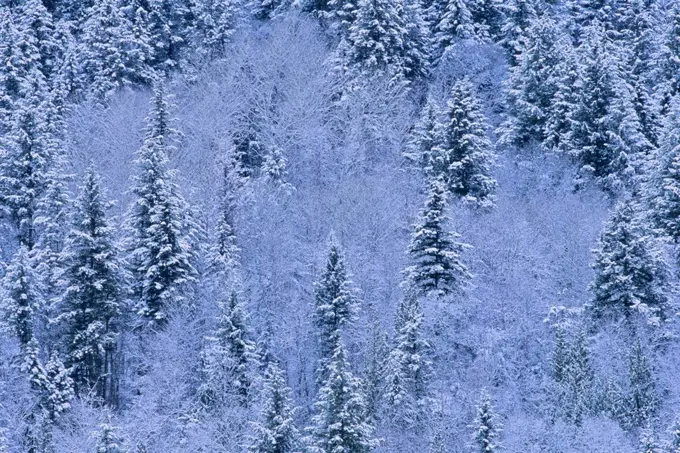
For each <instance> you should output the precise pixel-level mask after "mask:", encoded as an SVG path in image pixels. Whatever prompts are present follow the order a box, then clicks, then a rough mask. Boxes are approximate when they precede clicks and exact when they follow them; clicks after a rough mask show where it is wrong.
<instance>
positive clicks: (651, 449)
mask: <svg viewBox="0 0 680 453" xmlns="http://www.w3.org/2000/svg"><path fill="white" fill-rule="evenodd" d="M638 451H639V452H640V453H661V448H659V446H658V445H657V443H656V439H655V436H654V430H653V429H652V427H651V426H647V427H645V428H644V429H643V430H642V432H641V433H640V449H639V450H638Z"/></svg>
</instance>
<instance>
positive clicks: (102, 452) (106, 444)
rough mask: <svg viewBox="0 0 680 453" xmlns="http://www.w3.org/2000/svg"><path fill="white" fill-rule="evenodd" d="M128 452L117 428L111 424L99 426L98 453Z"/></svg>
mask: <svg viewBox="0 0 680 453" xmlns="http://www.w3.org/2000/svg"><path fill="white" fill-rule="evenodd" d="M126 451H127V450H126V449H125V447H124V446H123V441H122V439H121V438H120V436H119V435H118V433H117V429H116V427H115V426H113V425H111V424H110V423H102V424H101V425H99V439H98V440H97V453H125V452H126Z"/></svg>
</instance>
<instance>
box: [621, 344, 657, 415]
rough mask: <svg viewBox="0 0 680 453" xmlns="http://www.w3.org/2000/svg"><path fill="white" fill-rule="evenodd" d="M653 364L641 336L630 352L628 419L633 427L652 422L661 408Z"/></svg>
mask: <svg viewBox="0 0 680 453" xmlns="http://www.w3.org/2000/svg"><path fill="white" fill-rule="evenodd" d="M659 403H660V401H659V397H658V395H657V392H656V385H655V380H654V374H653V370H652V366H651V364H650V361H649V358H648V357H647V353H646V351H645V349H644V348H643V346H642V342H641V341H640V339H639V338H636V339H635V343H634V345H633V347H632V349H631V350H630V352H629V354H628V407H627V411H626V421H627V423H628V424H629V425H630V426H632V427H638V428H639V427H643V426H645V425H646V424H648V423H650V422H651V421H652V420H653V418H654V417H655V415H656V414H657V412H658V410H659Z"/></svg>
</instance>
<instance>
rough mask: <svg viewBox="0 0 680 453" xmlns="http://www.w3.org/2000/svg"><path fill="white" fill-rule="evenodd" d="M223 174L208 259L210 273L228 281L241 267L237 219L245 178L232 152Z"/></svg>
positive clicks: (225, 163) (226, 161)
mask: <svg viewBox="0 0 680 453" xmlns="http://www.w3.org/2000/svg"><path fill="white" fill-rule="evenodd" d="M221 177H222V178H221V188H220V193H219V200H218V213H217V224H216V225H215V233H214V240H213V244H212V247H211V249H210V250H209V256H208V261H209V266H210V271H211V273H212V274H213V275H214V276H215V277H216V278H218V279H219V281H225V280H226V279H228V277H230V274H233V273H234V271H235V270H236V269H237V268H238V266H239V259H240V258H239V254H240V250H239V248H238V245H237V238H236V229H235V222H236V213H237V208H238V202H239V191H240V189H241V186H242V185H243V181H242V180H241V177H240V176H239V162H238V161H237V160H236V159H235V158H234V156H233V154H229V156H227V157H226V159H225V162H224V164H223V166H222V173H221Z"/></svg>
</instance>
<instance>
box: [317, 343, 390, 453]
mask: <svg viewBox="0 0 680 453" xmlns="http://www.w3.org/2000/svg"><path fill="white" fill-rule="evenodd" d="M345 355H346V353H345V348H344V346H343V344H342V342H341V341H340V342H338V343H337V345H336V347H335V351H334V352H333V357H332V359H331V361H330V363H329V369H328V378H327V379H326V381H325V383H324V385H323V387H321V389H320V390H319V394H318V396H317V401H316V403H315V404H314V406H315V409H316V414H315V415H314V416H313V417H312V426H311V427H310V428H309V432H310V438H309V441H308V443H309V445H310V448H309V450H310V452H312V453H335V452H345V453H367V452H370V451H372V450H373V449H374V448H375V447H376V446H377V444H378V442H377V440H375V439H374V438H373V427H372V426H371V425H370V424H369V423H368V422H367V420H366V403H365V401H364V397H363V395H362V393H361V381H360V380H359V379H358V378H356V377H354V376H353V375H352V373H351V372H350V371H349V364H348V363H347V359H346V358H345Z"/></svg>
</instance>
